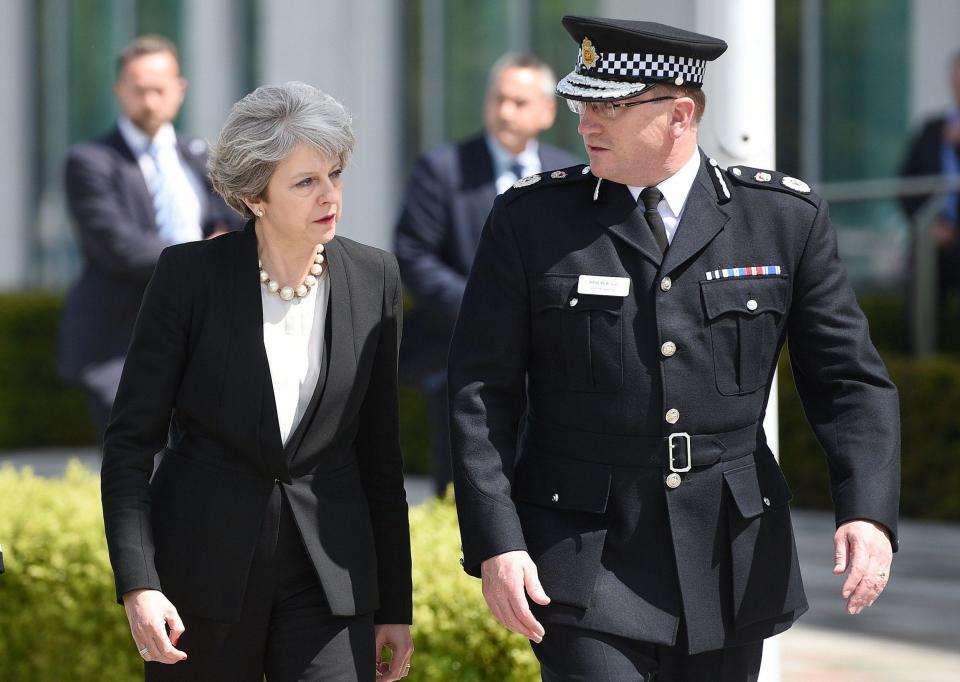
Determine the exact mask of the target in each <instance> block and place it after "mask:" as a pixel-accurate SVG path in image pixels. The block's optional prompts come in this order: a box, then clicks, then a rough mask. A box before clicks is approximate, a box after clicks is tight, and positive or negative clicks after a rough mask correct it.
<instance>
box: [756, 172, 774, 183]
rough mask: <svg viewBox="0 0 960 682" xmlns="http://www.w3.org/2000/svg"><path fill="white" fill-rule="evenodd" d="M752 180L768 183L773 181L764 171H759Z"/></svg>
mask: <svg viewBox="0 0 960 682" xmlns="http://www.w3.org/2000/svg"><path fill="white" fill-rule="evenodd" d="M753 179H754V180H756V181H757V182H770V181H771V180H773V176H772V175H770V174H769V173H767V172H766V171H759V172H758V173H757V174H756V175H754V176H753Z"/></svg>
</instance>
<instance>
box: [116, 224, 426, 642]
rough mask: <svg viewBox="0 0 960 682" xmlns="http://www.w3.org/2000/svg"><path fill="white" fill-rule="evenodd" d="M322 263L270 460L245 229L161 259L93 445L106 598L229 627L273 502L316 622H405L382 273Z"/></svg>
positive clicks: (347, 260)
mask: <svg viewBox="0 0 960 682" xmlns="http://www.w3.org/2000/svg"><path fill="white" fill-rule="evenodd" d="M326 253H327V260H328V263H329V277H330V299H329V307H328V311H327V339H326V340H327V343H326V353H325V355H324V358H323V367H322V370H321V376H320V379H319V381H318V383H317V388H316V390H315V392H314V395H313V398H312V400H311V402H310V404H309V407H308V409H307V411H306V414H305V415H304V417H303V419H302V421H301V422H300V424H299V426H297V427H296V429H295V431H294V432H293V433H292V434H291V435H290V438H289V439H288V441H287V445H286V447H283V446H282V444H281V438H280V428H279V425H278V419H277V412H276V402H275V399H274V395H273V385H272V382H271V379H270V369H269V365H268V362H267V357H266V353H265V350H264V345H263V312H262V304H261V298H260V287H261V285H260V283H259V279H258V273H259V267H258V263H257V246H256V237H255V234H254V231H253V223H252V221H251V222H250V223H248V225H247V227H246V228H245V230H244V231H243V232H234V233H231V234H229V235H225V236H223V237H219V238H217V239H213V240H210V241H205V242H195V243H190V244H182V245H179V246H173V247H170V248H168V249H166V250H165V251H164V252H163V254H162V255H161V257H160V261H159V263H158V264H157V269H156V272H155V274H154V276H153V278H152V279H151V281H150V284H149V286H148V287H147V292H146V295H145V297H144V302H143V307H142V309H141V311H140V316H139V318H138V319H137V324H136V328H135V330H134V336H133V341H132V343H131V346H130V352H129V354H128V356H127V361H126V364H125V366H124V370H123V378H122V379H121V382H120V389H119V393H118V395H117V400H116V403H115V406H114V411H113V419H112V421H111V423H110V426H109V427H108V429H107V432H106V438H105V443H104V458H103V471H102V495H103V512H104V520H105V523H106V533H107V545H108V547H109V550H110V560H111V563H112V564H113V569H114V573H115V575H116V586H117V595H118V597H120V596H121V595H122V594H123V593H124V592H127V591H129V590H132V589H135V588H152V589H157V590H162V591H163V592H164V593H165V594H166V596H167V597H168V598H169V599H170V600H171V601H172V602H173V604H174V605H175V606H176V607H177V608H178V609H180V610H181V611H183V612H186V613H191V614H194V615H197V616H201V617H205V618H212V619H215V620H220V621H234V620H236V619H237V618H238V617H239V614H240V608H241V604H242V600H243V595H244V589H245V584H246V580H247V574H248V572H249V567H250V562H251V559H252V556H253V551H254V547H255V543H256V541H257V536H258V531H259V529H260V524H261V520H262V518H263V514H264V510H265V508H266V505H267V503H268V500H269V498H270V495H271V492H272V491H273V488H274V486H277V485H279V486H281V488H282V492H283V494H284V495H285V496H286V498H287V499H288V501H289V503H290V507H291V509H292V511H293V515H294V517H295V519H296V523H297V526H298V527H299V528H300V533H301V535H302V537H303V541H304V545H305V547H306V550H307V553H308V554H309V555H310V557H311V559H312V560H313V562H314V565H315V566H316V569H317V574H318V575H319V578H320V582H321V583H322V584H323V588H324V591H325V593H326V596H327V599H328V601H329V603H330V606H331V609H332V611H333V613H334V614H337V615H352V614H358V613H367V612H371V611H376V614H375V615H376V620H377V622H380V623H409V622H410V619H411V576H410V539H409V528H408V522H407V503H406V496H405V493H404V488H403V475H402V470H401V467H402V463H401V456H400V445H399V419H398V410H397V384H396V373H397V349H398V346H399V342H400V324H401V320H400V318H401V292H400V279H399V274H398V268H397V264H396V261H395V259H394V258H393V257H392V256H391V255H389V254H387V253H385V252H382V251H380V250H378V249H374V248H372V247H369V246H364V245H362V244H358V243H356V242H354V241H351V240H349V239H345V238H343V237H336V238H335V239H334V240H333V241H331V242H330V243H329V244H328V245H327V248H326ZM171 412H172V413H173V419H172V423H171ZM168 427H169V439H168ZM160 450H163V451H164V457H163V459H162V461H161V463H160V466H159V468H158V469H157V472H156V474H155V475H154V477H153V479H152V480H150V473H151V470H152V468H153V460H154V454H155V453H156V452H158V451H160Z"/></svg>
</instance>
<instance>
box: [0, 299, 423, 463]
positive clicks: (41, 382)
mask: <svg viewBox="0 0 960 682" xmlns="http://www.w3.org/2000/svg"><path fill="white" fill-rule="evenodd" d="M62 303H63V297H62V296H61V295H60V294H54V293H45V292H33V293H29V294H0V450H13V449H19V448H40V447H46V446H73V445H92V444H93V443H94V433H93V429H92V427H91V426H90V420H89V416H88V412H87V404H86V400H85V398H84V395H83V392H82V391H80V390H79V389H77V388H74V387H71V386H67V385H66V384H64V383H63V382H62V381H61V380H60V379H59V378H58V377H57V372H56V346H57V325H58V322H59V317H60V307H61V305H62ZM400 400H401V404H402V405H403V412H402V414H401V420H402V422H401V425H400V428H401V432H402V434H403V441H404V453H405V455H406V456H407V470H408V471H411V472H414V473H425V472H427V471H429V469H430V463H429V439H430V435H429V428H428V425H427V418H426V413H427V406H426V401H425V400H424V398H423V396H422V395H421V394H420V393H419V392H418V391H416V390H413V389H410V388H402V389H401V396H400Z"/></svg>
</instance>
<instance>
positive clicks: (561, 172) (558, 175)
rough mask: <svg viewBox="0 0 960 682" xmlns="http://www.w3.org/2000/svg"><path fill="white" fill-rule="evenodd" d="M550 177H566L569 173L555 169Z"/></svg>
mask: <svg viewBox="0 0 960 682" xmlns="http://www.w3.org/2000/svg"><path fill="white" fill-rule="evenodd" d="M550 177H551V178H553V179H554V180H556V179H557V178H565V177H567V174H566V173H565V172H563V171H553V172H552V173H551V174H550Z"/></svg>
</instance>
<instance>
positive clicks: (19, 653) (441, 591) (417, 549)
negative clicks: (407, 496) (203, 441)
mask: <svg viewBox="0 0 960 682" xmlns="http://www.w3.org/2000/svg"><path fill="white" fill-rule="evenodd" d="M410 517H411V526H412V531H411V532H412V542H413V560H414V603H415V611H414V622H415V626H414V638H415V642H416V648H417V650H416V653H415V655H414V658H413V666H414V669H413V670H414V672H413V675H411V679H415V680H418V681H422V682H440V681H441V680H442V681H443V682H451V681H452V680H457V681H458V682H486V681H488V680H498V682H535V680H538V679H539V676H538V674H537V666H536V661H535V659H534V656H533V653H532V652H531V650H530V646H529V644H528V643H527V641H526V640H525V639H523V638H522V637H520V636H519V635H514V634H511V633H509V632H507V631H506V630H504V629H503V628H501V627H500V626H499V625H497V624H496V622H495V621H494V620H493V617H492V616H490V615H489V613H488V611H487V608H486V604H485V603H484V601H483V597H482V596H481V593H480V583H479V581H477V580H476V579H474V578H470V577H469V576H467V575H466V574H465V573H464V572H463V570H462V569H461V568H460V565H459V563H458V558H459V552H458V548H459V545H460V536H459V531H458V530H457V520H456V511H455V508H454V506H453V503H452V502H451V500H450V499H447V500H436V501H433V502H430V503H428V504H425V505H422V506H419V507H415V508H413V509H412V510H411V513H410ZM0 542H2V544H3V548H4V560H5V562H6V568H7V572H6V573H4V574H3V575H2V576H0V680H11V681H14V680H15V681H16V682H48V681H49V682H53V681H58V680H70V681H71V682H87V681H89V682H94V681H96V682H127V681H132V680H137V679H142V675H143V673H142V670H143V668H142V663H141V662H140V658H139V657H138V656H137V652H136V649H135V648H134V645H133V641H132V639H131V637H130V632H129V629H128V627H127V622H126V618H125V616H124V612H123V609H122V608H121V607H120V606H118V605H117V604H116V603H115V599H114V591H113V590H114V588H113V574H112V573H111V571H110V565H109V562H108V559H107V547H106V541H105V540H104V536H103V519H102V516H101V511H100V501H99V477H98V476H96V475H95V474H93V473H90V472H89V471H87V470H86V469H84V468H83V467H82V466H81V465H80V464H78V463H76V462H74V463H71V465H70V466H69V468H68V470H67V474H66V476H65V477H64V478H63V479H59V480H48V479H42V478H38V477H36V476H34V475H33V474H32V473H30V472H29V471H27V472H24V473H17V472H15V471H14V470H13V468H12V467H5V468H3V469H0Z"/></svg>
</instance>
